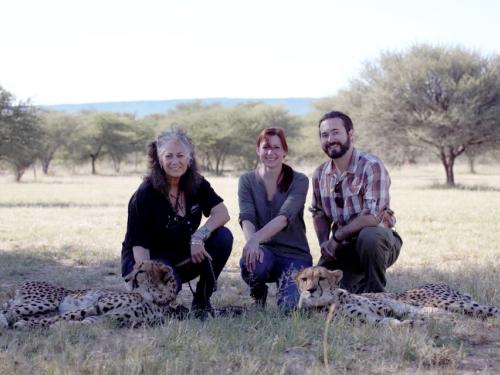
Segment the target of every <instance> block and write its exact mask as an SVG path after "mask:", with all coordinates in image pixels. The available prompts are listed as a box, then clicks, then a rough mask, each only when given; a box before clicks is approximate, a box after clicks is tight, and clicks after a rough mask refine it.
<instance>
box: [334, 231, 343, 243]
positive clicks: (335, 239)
mask: <svg viewBox="0 0 500 375" xmlns="http://www.w3.org/2000/svg"><path fill="white" fill-rule="evenodd" d="M335 233H336V232H333V234H332V239H333V240H334V241H335V242H337V243H341V242H342V240H339V239H338V238H337V236H335Z"/></svg>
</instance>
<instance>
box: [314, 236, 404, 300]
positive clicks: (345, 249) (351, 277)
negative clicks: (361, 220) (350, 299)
mask: <svg viewBox="0 0 500 375" xmlns="http://www.w3.org/2000/svg"><path fill="white" fill-rule="evenodd" d="M402 244H403V241H402V240H401V237H400V236H399V235H398V234H397V233H396V231H394V230H392V229H388V228H382V227H366V228H363V229H362V230H361V231H360V232H359V233H358V235H357V236H356V237H353V238H351V239H349V240H348V241H344V242H342V243H341V244H339V245H338V247H337V250H336V251H335V257H336V259H335V260H333V259H332V258H325V257H324V256H322V257H321V258H320V260H319V262H318V266H323V267H326V268H328V269H330V270H334V269H340V270H342V271H343V273H344V276H343V278H342V280H341V282H340V284H341V287H342V288H344V289H347V290H348V291H350V292H352V293H368V292H383V291H384V287H385V285H386V278H385V271H386V269H387V268H389V267H390V266H391V265H392V264H393V263H394V262H395V261H396V259H398V256H399V251H400V250H401V245H402Z"/></svg>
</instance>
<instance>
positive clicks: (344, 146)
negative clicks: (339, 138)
mask: <svg viewBox="0 0 500 375" xmlns="http://www.w3.org/2000/svg"><path fill="white" fill-rule="evenodd" d="M333 145H338V146H340V148H338V149H333V148H330V147H331V146H333ZM349 147H351V139H350V138H349V137H347V141H345V143H340V142H332V143H328V144H327V145H325V146H323V151H324V152H325V154H327V155H328V156H329V157H330V158H331V159H338V158H341V157H342V156H344V155H345V153H346V152H347V150H349Z"/></svg>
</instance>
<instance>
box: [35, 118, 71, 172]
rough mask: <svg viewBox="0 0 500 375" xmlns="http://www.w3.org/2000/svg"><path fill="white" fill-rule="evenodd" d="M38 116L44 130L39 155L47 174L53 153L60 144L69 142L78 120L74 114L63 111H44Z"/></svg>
mask: <svg viewBox="0 0 500 375" xmlns="http://www.w3.org/2000/svg"><path fill="white" fill-rule="evenodd" d="M39 117H40V126H41V128H42V129H43V131H44V140H43V144H42V147H41V150H40V156H39V157H40V161H41V163H42V170H43V173H45V174H47V173H48V172H49V166H50V163H51V162H52V160H53V159H54V155H55V153H56V152H57V150H59V149H60V148H61V147H62V146H64V145H66V144H68V143H71V137H72V136H73V134H74V133H75V131H76V130H77V128H78V125H79V122H78V119H77V117H76V116H75V115H72V114H68V113H63V112H54V111H44V112H42V113H40V116H39Z"/></svg>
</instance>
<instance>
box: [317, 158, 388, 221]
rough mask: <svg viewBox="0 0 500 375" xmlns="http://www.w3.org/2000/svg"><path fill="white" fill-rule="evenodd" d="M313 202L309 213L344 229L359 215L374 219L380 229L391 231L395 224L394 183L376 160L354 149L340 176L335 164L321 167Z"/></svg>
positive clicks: (380, 162) (382, 165)
mask: <svg viewBox="0 0 500 375" xmlns="http://www.w3.org/2000/svg"><path fill="white" fill-rule="evenodd" d="M312 184H313V199H312V205H311V207H310V208H309V211H311V212H312V214H313V217H316V216H319V215H323V216H326V217H327V218H328V219H329V220H330V221H331V222H332V223H333V224H334V226H335V228H341V227H343V226H345V225H347V224H349V223H350V222H351V221H352V220H353V219H355V218H356V217H358V216H359V215H373V216H375V217H376V218H378V219H379V220H380V224H379V225H381V226H384V227H387V228H391V227H393V226H394V224H395V223H396V218H395V217H394V212H393V211H392V210H391V209H390V208H389V203H390V199H389V186H390V185H391V179H390V177H389V173H388V172H387V169H385V167H384V164H383V163H382V161H380V159H378V158H377V157H375V156H373V155H370V154H368V153H366V152H363V151H361V150H357V149H354V152H353V154H352V158H351V162H350V164H349V167H348V168H347V170H346V171H345V172H344V173H342V175H341V176H338V175H337V173H335V168H334V166H333V161H331V160H330V161H327V162H325V163H323V164H321V165H320V166H319V167H318V168H317V169H316V170H315V171H314V175H313V179H312Z"/></svg>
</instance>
